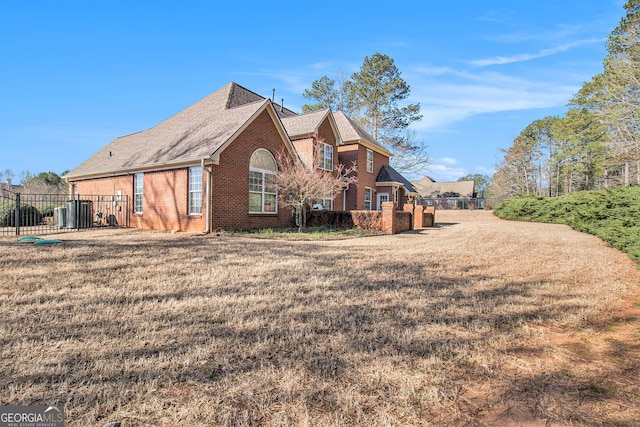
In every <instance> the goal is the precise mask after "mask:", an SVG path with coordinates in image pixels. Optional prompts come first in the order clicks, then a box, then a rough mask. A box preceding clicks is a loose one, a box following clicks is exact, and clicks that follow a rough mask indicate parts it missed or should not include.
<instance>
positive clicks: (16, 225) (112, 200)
mask: <svg viewBox="0 0 640 427" xmlns="http://www.w3.org/2000/svg"><path fill="white" fill-rule="evenodd" d="M128 226H129V198H128V197H127V196H121V197H120V196H88V195H80V196H77V197H76V198H75V199H69V197H68V196H66V195H60V194H26V193H14V192H12V191H8V190H6V189H2V190H0V235H15V236H19V235H21V234H22V235H24V234H37V233H41V234H49V233H58V232H60V233H61V232H67V231H77V230H83V229H87V228H94V227H128Z"/></svg>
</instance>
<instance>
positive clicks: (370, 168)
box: [367, 148, 374, 173]
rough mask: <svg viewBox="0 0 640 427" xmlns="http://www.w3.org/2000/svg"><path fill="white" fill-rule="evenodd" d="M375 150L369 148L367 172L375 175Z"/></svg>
mask: <svg viewBox="0 0 640 427" xmlns="http://www.w3.org/2000/svg"><path fill="white" fill-rule="evenodd" d="M369 155H371V162H369ZM373 157H374V155H373V150H372V149H370V148H367V172H369V173H373Z"/></svg>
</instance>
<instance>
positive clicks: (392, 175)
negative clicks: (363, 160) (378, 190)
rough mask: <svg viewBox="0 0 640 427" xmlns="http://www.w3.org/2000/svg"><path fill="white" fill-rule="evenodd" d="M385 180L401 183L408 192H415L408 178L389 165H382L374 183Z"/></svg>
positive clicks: (385, 181)
mask: <svg viewBox="0 0 640 427" xmlns="http://www.w3.org/2000/svg"><path fill="white" fill-rule="evenodd" d="M387 182H397V183H399V184H402V185H403V186H404V188H405V189H406V190H407V191H408V192H409V193H417V191H416V189H415V188H414V186H413V184H411V182H409V180H407V179H406V178H405V177H404V176H402V175H401V174H400V173H399V172H398V171H396V170H395V169H394V168H392V167H391V166H389V165H382V167H381V168H380V172H378V176H377V177H376V184H380V183H387Z"/></svg>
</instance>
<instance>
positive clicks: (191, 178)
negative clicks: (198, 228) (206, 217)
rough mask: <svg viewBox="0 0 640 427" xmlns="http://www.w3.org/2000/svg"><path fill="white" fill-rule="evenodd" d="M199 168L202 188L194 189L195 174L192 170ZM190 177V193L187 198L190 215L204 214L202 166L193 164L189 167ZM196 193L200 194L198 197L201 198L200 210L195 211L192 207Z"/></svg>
mask: <svg viewBox="0 0 640 427" xmlns="http://www.w3.org/2000/svg"><path fill="white" fill-rule="evenodd" d="M196 169H198V170H199V172H200V174H199V175H200V190H193V189H192V188H191V184H192V182H193V176H192V171H194V170H196ZM188 173H189V178H188V183H187V185H188V189H187V191H188V193H189V197H188V200H187V204H188V210H189V215H202V207H203V201H204V200H203V198H202V167H200V166H193V167H190V168H189V172H188ZM196 195H198V196H197V197H198V198H199V199H200V212H193V211H192V210H191V208H192V206H193V205H192V201H193V200H194V197H196Z"/></svg>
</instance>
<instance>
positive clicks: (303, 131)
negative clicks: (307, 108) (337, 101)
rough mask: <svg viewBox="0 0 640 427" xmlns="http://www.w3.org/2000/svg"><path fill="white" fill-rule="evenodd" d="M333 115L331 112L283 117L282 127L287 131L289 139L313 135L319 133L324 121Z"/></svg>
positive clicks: (324, 111)
mask: <svg viewBox="0 0 640 427" xmlns="http://www.w3.org/2000/svg"><path fill="white" fill-rule="evenodd" d="M330 113H331V110H328V109H327V110H321V111H314V112H313V113H307V114H300V115H296V116H290V117H283V118H282V125H283V126H284V128H285V129H286V130H287V134H289V137H291V138H295V137H301V136H307V135H313V134H315V133H317V132H318V127H320V125H321V124H322V121H323V120H324V119H325V118H326V117H327V115H329V114H330Z"/></svg>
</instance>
